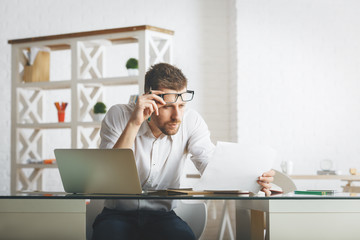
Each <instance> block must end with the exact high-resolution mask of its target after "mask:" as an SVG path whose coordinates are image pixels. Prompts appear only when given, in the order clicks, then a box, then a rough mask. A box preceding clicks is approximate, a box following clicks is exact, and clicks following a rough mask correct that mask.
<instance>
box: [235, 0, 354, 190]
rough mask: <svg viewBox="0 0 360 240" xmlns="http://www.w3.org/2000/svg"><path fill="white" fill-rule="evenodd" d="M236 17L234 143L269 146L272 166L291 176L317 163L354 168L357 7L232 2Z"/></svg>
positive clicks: (334, 1)
mask: <svg viewBox="0 0 360 240" xmlns="http://www.w3.org/2000/svg"><path fill="white" fill-rule="evenodd" d="M237 12H238V16H237V17H238V18H237V31H238V35H237V36H238V38H237V42H238V54H237V56H238V67H239V68H238V69H237V73H238V104H239V105H238V109H239V111H238V113H237V115H238V139H239V141H248V140H251V141H254V142H256V143H265V144H270V145H272V146H273V147H274V148H276V149H277V150H278V152H279V159H278V161H277V163H276V166H275V167H277V168H279V165H280V161H281V160H291V161H293V162H294V173H297V174H305V173H307V174H314V173H316V170H318V169H319V168H320V166H319V162H320V161H321V160H323V159H331V160H332V161H333V162H334V163H335V169H336V170H341V171H342V172H343V173H345V174H348V171H349V168H350V167H355V168H358V169H360V161H359V159H360V124H359V123H360V107H359V106H360V67H359V66H360V57H359V56H360V44H359V43H360V30H359V26H360V2H359V1H342V0H317V1H313V0H302V1H286V0H272V1H267V0H254V1H245V0H238V1H237ZM298 184H299V185H301V186H303V185H307V186H320V185H321V184H322V185H325V183H315V182H311V183H308V184H306V182H305V181H303V182H299V183H298ZM327 184H328V185H326V186H327V187H329V186H330V187H331V186H334V187H338V186H339V181H334V182H331V183H330V184H329V183H327Z"/></svg>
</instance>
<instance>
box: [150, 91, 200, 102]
mask: <svg viewBox="0 0 360 240" xmlns="http://www.w3.org/2000/svg"><path fill="white" fill-rule="evenodd" d="M184 93H191V94H192V95H191V99H190V100H187V101H184V99H183V97H182V94H184ZM170 94H176V98H175V101H174V102H166V103H176V102H177V100H178V99H179V97H181V100H182V101H183V102H190V101H191V100H193V99H194V94H195V91H193V90H186V92H183V93H163V94H157V95H158V96H159V97H161V98H162V99H164V96H165V95H170Z"/></svg>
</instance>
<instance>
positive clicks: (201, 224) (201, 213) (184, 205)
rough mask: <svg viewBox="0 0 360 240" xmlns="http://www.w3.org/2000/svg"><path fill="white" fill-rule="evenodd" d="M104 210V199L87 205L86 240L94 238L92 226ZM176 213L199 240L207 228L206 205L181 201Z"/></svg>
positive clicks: (95, 200) (93, 200)
mask: <svg viewBox="0 0 360 240" xmlns="http://www.w3.org/2000/svg"><path fill="white" fill-rule="evenodd" d="M103 208H104V200H103V199H91V201H90V202H89V203H88V204H87V205H86V239H88V240H90V239H91V238H92V233H93V228H92V224H93V223H94V221H95V218H96V216H97V215H99V214H100V212H101V211H102V209H103ZM174 211H175V212H176V214H177V215H178V216H179V217H180V218H181V219H183V220H184V221H185V222H186V223H187V224H188V225H189V226H190V228H191V230H192V231H193V232H194V234H195V237H196V239H199V238H200V236H201V234H202V233H203V232H204V230H205V226H206V221H207V209H206V204H205V203H203V202H195V201H191V202H187V201H181V200H179V201H178V204H177V207H176V208H175V209H174Z"/></svg>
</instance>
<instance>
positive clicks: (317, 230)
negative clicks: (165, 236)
mask: <svg viewBox="0 0 360 240" xmlns="http://www.w3.org/2000/svg"><path fill="white" fill-rule="evenodd" d="M87 199H143V200H146V199H174V200H175V199H182V200H224V199H225V200H235V201H236V238H237V239H264V219H265V220H266V221H265V222H266V223H265V226H266V238H267V239H276V240H278V239H327V240H328V239H359V237H360V227H359V226H358V225H359V224H358V221H359V219H360V196H359V195H352V194H349V193H336V194H334V195H324V196H320V195H294V194H287V195H274V196H271V197H265V196H258V195H255V196H249V195H247V194H240V195H235V194H211V195H210V194H206V195H164V194H160V195H156V194H142V195H82V194H52V195H50V194H40V193H39V194H21V195H3V196H0V235H1V236H2V237H5V238H7V236H9V237H8V238H11V237H13V236H14V235H15V237H17V238H18V239H21V238H24V236H25V238H26V239H29V236H31V237H32V238H33V239H46V237H49V236H51V238H49V239H57V238H58V239H85V232H86V229H85V226H86V204H85V203H86V201H87ZM264 213H265V214H264ZM18 229H21V231H17V230H18ZM24 234H25V235H24ZM50 234H51V235H50ZM12 239H14V238H12Z"/></svg>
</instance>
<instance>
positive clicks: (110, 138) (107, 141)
mask: <svg viewBox="0 0 360 240" xmlns="http://www.w3.org/2000/svg"><path fill="white" fill-rule="evenodd" d="M125 116H126V114H125V110H124V108H123V107H122V106H121V105H115V106H112V107H111V108H110V109H109V111H108V112H107V114H106V116H105V118H104V120H103V121H102V123H101V130H100V138H101V142H100V148H102V149H106V148H113V147H114V145H115V143H116V142H117V140H118V139H119V137H120V134H121V133H122V132H123V130H124V129H125V125H126V123H127V119H126V117H125Z"/></svg>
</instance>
